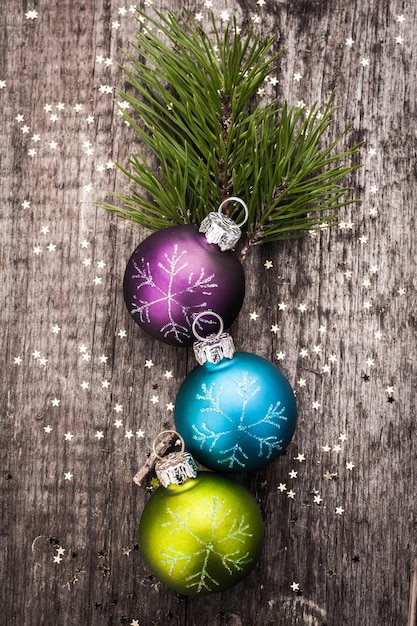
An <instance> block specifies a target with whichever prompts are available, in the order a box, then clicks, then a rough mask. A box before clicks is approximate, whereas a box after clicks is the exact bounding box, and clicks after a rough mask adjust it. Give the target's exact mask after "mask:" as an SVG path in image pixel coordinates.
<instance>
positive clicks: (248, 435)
mask: <svg viewBox="0 0 417 626" xmlns="http://www.w3.org/2000/svg"><path fill="white" fill-rule="evenodd" d="M210 315H213V313H210ZM216 317H217V316H216ZM196 321H197V318H196ZM222 330H223V329H222V328H221V329H220V331H219V333H218V334H217V335H210V336H209V337H206V338H202V337H200V338H199V340H198V341H196V342H195V344H194V353H195V355H196V358H197V361H198V362H199V365H198V366H197V367H196V368H195V369H194V370H193V371H192V372H191V373H190V374H189V375H188V376H187V377H186V379H185V380H184V382H183V383H182V385H181V387H180V389H179V391H178V394H177V397H176V402H175V414H174V415H175V426H176V429H177V431H178V432H179V433H180V435H181V436H182V437H183V439H184V441H185V443H186V446H187V449H188V450H189V451H190V453H191V454H192V455H193V456H194V457H195V459H196V460H197V461H199V462H200V463H201V464H202V465H204V466H206V467H208V468H210V469H213V470H216V471H223V472H249V471H253V470H257V469H259V468H261V467H263V466H264V465H266V464H268V463H270V462H271V461H273V460H274V459H276V458H277V457H278V456H280V455H281V454H283V453H284V452H285V450H286V448H287V446H288V445H289V443H290V441H291V439H292V437H293V435H294V431H295V427H296V423H297V407H296V402H295V397H294V393H293V390H292V387H291V385H290V383H289V382H288V380H287V378H286V377H285V376H284V374H283V373H282V372H281V371H280V370H279V369H278V368H277V367H275V365H273V364H272V363H270V362H269V361H267V360H266V359H263V358H262V357H260V356H257V355H256V354H251V353H248V352H236V351H235V348H234V345H233V340H232V338H231V336H230V335H229V334H228V333H224V332H222ZM193 332H194V334H195V335H196V336H197V337H198V335H197V334H196V331H195V326H194V327H193Z"/></svg>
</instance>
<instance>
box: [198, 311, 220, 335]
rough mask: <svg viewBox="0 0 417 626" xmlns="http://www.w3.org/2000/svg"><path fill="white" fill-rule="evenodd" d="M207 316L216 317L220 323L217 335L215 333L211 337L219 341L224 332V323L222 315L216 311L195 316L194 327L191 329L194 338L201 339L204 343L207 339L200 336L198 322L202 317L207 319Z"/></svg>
mask: <svg viewBox="0 0 417 626" xmlns="http://www.w3.org/2000/svg"><path fill="white" fill-rule="evenodd" d="M206 316H212V317H215V318H216V319H217V320H218V321H219V330H218V331H217V333H213V334H212V335H210V337H213V338H214V339H218V338H219V337H220V335H221V334H222V332H223V330H224V323H223V320H222V318H221V317H220V315H219V314H218V313H215V311H206V312H202V313H199V314H198V315H196V316H195V318H194V321H193V324H192V327H191V330H192V331H193V335H194V337H195V338H196V339H199V340H200V341H204V340H205V339H206V337H204V336H202V335H200V334H199V333H198V331H197V323H198V321H199V320H200V319H201V318H202V317H206Z"/></svg>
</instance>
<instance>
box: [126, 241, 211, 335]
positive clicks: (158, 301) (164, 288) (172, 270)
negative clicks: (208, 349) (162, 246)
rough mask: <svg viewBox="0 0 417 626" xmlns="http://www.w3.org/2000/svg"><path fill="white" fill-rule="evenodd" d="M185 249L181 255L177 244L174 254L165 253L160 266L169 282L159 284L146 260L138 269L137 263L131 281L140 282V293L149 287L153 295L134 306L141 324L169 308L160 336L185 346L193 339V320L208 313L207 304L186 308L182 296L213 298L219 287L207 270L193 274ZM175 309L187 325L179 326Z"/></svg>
mask: <svg viewBox="0 0 417 626" xmlns="http://www.w3.org/2000/svg"><path fill="white" fill-rule="evenodd" d="M186 254H187V251H186V250H181V251H180V252H179V249H178V245H177V244H174V246H173V250H172V254H171V256H169V255H168V254H166V253H165V255H164V257H165V264H164V263H162V262H159V263H158V267H159V268H160V269H161V270H163V272H165V273H166V275H167V281H166V283H165V284H162V285H161V284H160V281H158V282H157V281H156V280H155V279H154V275H153V272H152V268H151V267H150V264H149V262H148V261H146V260H145V259H144V258H143V257H142V259H141V265H140V266H139V265H138V264H137V263H136V262H134V264H133V265H134V268H135V270H136V272H137V274H134V275H132V278H133V279H135V280H138V281H139V282H138V284H137V286H136V289H137V291H138V292H140V290H141V289H142V288H147V292H148V293H149V288H150V293H151V298H149V297H147V298H146V299H141V298H140V297H138V299H137V302H135V303H132V306H133V309H132V310H131V314H132V315H134V314H139V318H140V321H141V322H142V323H148V324H149V323H151V321H152V312H153V310H156V309H159V310H160V309H161V307H166V317H167V319H168V321H167V323H166V324H164V325H163V326H162V327H161V328H160V332H161V334H162V335H163V336H164V337H165V338H167V337H169V336H170V335H173V336H174V337H175V339H176V341H178V342H179V343H182V342H183V341H184V339H188V338H189V337H190V326H191V324H192V321H193V316H194V315H195V314H196V313H198V312H200V311H205V310H208V308H209V307H208V304H207V302H206V301H205V300H204V301H200V302H196V303H194V304H192V305H185V304H184V302H183V300H182V296H184V295H185V294H196V295H198V294H199V295H200V296H201V297H204V296H211V295H212V292H213V289H217V287H218V284H217V283H216V282H214V280H213V279H214V274H210V275H209V276H205V269H204V268H201V269H200V273H199V275H198V276H196V275H195V273H194V272H193V271H190V270H189V269H188V268H189V264H188V262H187V260H186V258H185V257H186ZM186 272H188V276H187V280H186V286H185V287H184V273H186ZM178 277H180V281H179V282H180V285H181V286H180V287H179V288H178V287H177V286H176V282H177V280H178ZM174 308H175V309H176V311H178V309H179V310H180V311H181V313H182V315H183V318H184V321H185V322H186V324H180V323H179V322H178V320H177V319H176V315H175V314H174Z"/></svg>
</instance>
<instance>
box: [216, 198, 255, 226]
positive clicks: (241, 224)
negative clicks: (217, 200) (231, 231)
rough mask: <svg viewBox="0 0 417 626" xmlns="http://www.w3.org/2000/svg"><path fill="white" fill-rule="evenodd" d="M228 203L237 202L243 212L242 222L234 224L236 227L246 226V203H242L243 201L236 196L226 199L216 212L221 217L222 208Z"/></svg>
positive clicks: (247, 211) (247, 214)
mask: <svg viewBox="0 0 417 626" xmlns="http://www.w3.org/2000/svg"><path fill="white" fill-rule="evenodd" d="M228 202H237V203H238V204H240V205H241V206H242V207H243V210H244V211H245V217H244V218H243V220H242V221H241V222H240V223H239V224H236V226H238V228H242V226H244V225H245V224H246V222H247V221H248V217H249V209H248V207H247V204H246V202H243V200H242V199H241V198H238V197H237V196H231V197H230V198H226V199H225V200H223V202H222V203H221V204H220V205H219V208H218V211H217V212H218V213H220V215H223V207H224V206H225V205H226V204H227V203H228Z"/></svg>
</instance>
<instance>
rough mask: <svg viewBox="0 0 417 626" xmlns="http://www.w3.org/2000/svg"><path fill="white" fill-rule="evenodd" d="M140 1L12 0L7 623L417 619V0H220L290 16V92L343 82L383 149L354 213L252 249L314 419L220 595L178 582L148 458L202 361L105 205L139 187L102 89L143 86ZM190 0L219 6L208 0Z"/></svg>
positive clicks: (276, 26) (251, 303)
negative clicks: (129, 306)
mask: <svg viewBox="0 0 417 626" xmlns="http://www.w3.org/2000/svg"><path fill="white" fill-rule="evenodd" d="M165 4H167V3H165ZM168 4H169V6H170V8H172V9H177V8H179V7H180V3H179V2H178V1H177V0H175V1H174V2H169V3H168ZM123 6H124V5H123V4H121V3H119V2H116V1H115V0H98V1H95V2H93V1H92V0H60V2H59V3H46V2H44V1H39V2H35V3H34V4H33V5H32V4H28V3H26V2H24V3H19V2H17V1H16V0H13V1H12V2H8V3H4V2H3V3H1V7H0V15H1V20H0V22H1V24H2V28H1V29H0V49H1V50H2V54H1V55H0V81H2V80H4V81H5V83H6V84H5V86H4V87H2V88H1V89H0V101H1V110H2V115H1V117H0V133H1V143H0V146H1V147H0V159H1V172H2V182H1V185H0V192H1V202H0V207H1V208H0V220H1V221H0V237H1V253H0V254H1V256H0V259H1V260H0V263H1V278H2V280H1V282H0V294H1V301H2V307H1V313H0V315H1V325H0V328H1V331H0V332H1V345H2V352H3V355H4V357H3V367H2V368H1V372H0V377H1V412H0V419H1V435H2V446H1V468H2V479H1V486H2V506H1V513H0V515H1V523H0V533H1V535H0V536H1V543H0V546H1V550H2V553H3V558H2V561H1V566H0V573H1V579H0V589H1V592H0V594H1V599H2V613H3V617H2V622H3V623H4V624H7V626H11V625H15V624H16V625H19V626H21V625H23V624H24V625H25V626H26V625H28V626H29V625H30V626H31V625H32V624H33V625H35V624H36V625H38V624H42V625H45V626H46V625H49V624H60V626H80V625H83V626H84V625H86V626H87V625H88V626H104V625H109V626H110V625H111V626H113V625H116V624H134V625H135V624H136V622H137V623H138V624H140V626H150V625H152V624H158V625H162V626H165V625H167V624H169V625H171V624H172V625H173V626H185V625H186V626H194V625H195V626H197V625H199V626H217V625H226V624H227V625H229V626H241V625H242V626H251V625H253V626H258V625H260V624H262V625H268V624H271V625H276V626H281V625H282V626H284V625H286V626H287V625H289V624H291V626H298V625H300V626H301V625H302V626H304V625H312V626H324V625H325V624H326V625H327V626H336V625H337V626H339V625H346V626H375V625H378V626H380V625H381V626H391V625H392V626H398V625H400V624H406V623H407V619H408V617H409V607H410V606H411V605H412V603H411V602H410V597H409V596H410V589H412V588H413V585H412V569H413V566H414V563H415V558H416V530H417V528H416V496H415V494H416V488H417V485H416V479H415V475H416V455H417V450H416V447H417V446H416V434H415V406H416V400H417V399H416V365H415V363H416V326H417V319H416V296H415V288H416V278H415V260H416V243H415V242H416V224H415V196H416V145H417V139H416V119H417V111H416V102H417V93H416V92H417V83H416V80H415V78H416V74H417V51H416V47H415V32H416V31H417V8H416V4H415V3H412V2H399V1H396V0H379V1H378V2H377V1H376V0H364V1H363V2H356V1H353V2H349V3H348V2H343V1H342V0H333V1H331V2H330V1H324V0H321V1H318V0H317V1H313V0H310V1H301V0H267V1H266V3H265V4H264V5H263V4H262V3H260V4H259V3H256V2H248V1H247V0H239V1H236V2H234V3H233V2H228V1H226V0H224V1H223V0H214V2H213V10H214V12H215V15H216V18H217V20H218V22H220V21H221V12H222V11H226V10H227V11H228V12H229V14H230V15H231V16H233V15H236V17H237V20H238V22H240V23H241V24H243V25H244V24H245V23H247V22H249V21H250V20H251V19H252V18H253V17H256V18H258V17H259V24H258V25H257V28H259V30H260V31H261V32H263V33H270V32H273V33H275V34H276V35H277V46H279V47H284V48H285V49H286V53H285V54H284V55H283V56H282V57H281V59H280V64H279V67H278V68H277V73H276V76H277V78H278V79H279V82H278V85H277V87H276V89H277V92H278V94H279V95H280V96H282V97H283V98H287V99H288V101H289V102H290V103H292V104H296V103H297V102H300V101H303V102H305V104H306V106H307V107H308V106H311V105H312V104H313V103H314V102H315V101H316V100H317V101H318V102H319V103H322V104H323V103H324V102H325V101H326V100H327V98H328V96H329V94H330V92H331V90H332V89H335V90H336V103H337V105H338V110H337V112H336V113H335V128H334V129H333V128H332V129H330V133H336V132H337V130H339V131H340V130H341V129H342V128H343V127H344V126H345V125H346V124H347V123H348V122H352V129H351V132H350V134H349V136H348V138H349V142H351V143H354V142H355V141H357V140H359V139H362V140H363V141H364V147H363V150H362V152H361V161H362V162H363V163H364V167H363V168H362V169H360V170H359V171H357V172H356V173H355V175H353V176H352V179H351V181H350V182H351V185H352V188H353V189H352V197H355V198H358V199H359V200H360V203H359V204H357V205H353V206H351V207H350V208H348V209H345V210H344V211H342V213H341V216H340V217H341V220H342V222H344V225H343V224H342V227H341V228H334V229H332V230H330V231H324V232H322V233H321V234H320V236H319V237H316V238H308V239H305V240H302V241H297V242H286V243H282V244H276V245H267V246H264V247H258V248H255V249H253V250H252V251H251V253H250V255H249V256H248V258H247V260H246V261H245V273H246V277H247V293H246V298H245V302H244V306H243V309H242V311H241V313H240V316H239V318H238V320H237V321H236V322H235V324H234V326H233V328H232V334H233V337H234V340H235V343H236V345H237V346H238V347H239V349H242V350H245V351H248V352H255V353H257V354H259V355H261V356H263V357H264V358H267V359H269V360H271V361H272V362H274V363H275V364H277V365H278V366H279V367H280V368H281V369H282V370H283V371H284V373H285V374H286V375H287V376H288V378H289V380H290V381H291V383H292V385H293V386H294V388H295V389H296V391H297V400H298V406H299V425H298V428H297V432H296V436H295V437H294V440H293V442H292V443H291V445H290V447H289V449H288V452H287V454H286V455H285V456H284V457H282V458H281V459H279V460H278V461H276V462H274V463H273V464H272V465H270V466H268V467H267V468H266V469H264V470H263V471H261V472H258V473H256V474H254V475H249V476H240V477H238V480H239V482H241V483H243V484H245V485H246V486H247V487H248V488H249V489H250V491H251V492H252V494H253V495H254V496H255V497H256V499H257V501H258V503H259V506H260V507H261V510H262V513H263V515H264V518H265V525H266V544H265V550H264V553H263V556H262V559H261V560H260V562H259V565H258V566H257V567H256V569H255V570H254V572H253V573H252V574H251V575H250V576H249V577H248V578H247V579H246V580H245V581H244V582H242V583H241V584H240V585H239V586H237V587H235V588H233V589H231V590H229V591H227V592H225V593H222V594H219V595H214V596H211V597H204V598H200V599H187V598H184V597H178V596H176V595H175V594H174V593H173V592H171V591H169V590H168V589H166V588H165V587H164V586H163V585H161V584H159V583H158V582H157V581H156V580H155V579H154V578H153V577H152V576H150V573H149V571H148V570H147V569H146V567H145V565H144V562H143V560H142V557H141V554H140V551H139V550H138V546H137V524H138V521H139V518H140V514H141V511H142V509H143V507H144V505H145V503H146V500H147V498H148V495H147V493H146V491H145V490H143V489H140V488H139V487H137V486H136V485H135V484H134V483H133V482H132V478H133V475H134V474H135V473H136V471H137V469H138V466H139V465H140V464H141V463H142V462H143V460H144V459H145V457H146V453H147V451H148V449H149V447H150V445H151V442H152V440H153V438H154V436H155V435H156V434H157V433H158V432H159V431H160V430H162V429H163V428H164V427H165V426H166V424H168V423H169V421H170V420H171V419H172V411H170V410H169V409H167V408H166V406H167V404H168V405H169V403H171V402H173V401H174V399H175V393H176V389H178V386H179V385H180V383H181V382H182V380H183V379H184V376H185V375H186V374H187V372H188V371H190V369H191V368H192V367H194V365H195V361H194V358H193V356H192V354H191V352H186V351H182V350H178V349H175V348H172V347H170V346H165V345H161V344H157V343H156V342H155V341H153V340H152V339H151V338H150V337H147V336H145V335H144V334H143V333H142V332H141V331H139V329H138V328H137V327H135V325H134V323H133V321H132V320H131V319H130V317H129V315H128V312H127V310H126V309H125V305H124V302H123V298H122V293H121V282H122V276H123V272H124V267H125V264H126V261H127V258H128V257H129V255H130V253H131V252H132V251H133V249H134V247H135V246H136V245H137V243H138V242H139V241H140V240H141V239H142V238H143V237H144V236H145V234H146V233H144V232H143V231H142V230H141V229H140V228H138V227H137V226H133V225H131V224H129V223H127V222H123V221H120V220H117V219H116V218H114V217H113V216H111V215H109V214H107V213H105V212H103V211H102V210H101V209H98V208H96V206H95V204H94V202H95V201H96V200H103V199H104V198H105V197H106V193H107V192H108V191H112V190H114V189H119V190H122V189H123V187H124V185H125V184H126V181H125V180H124V178H123V176H122V174H121V173H119V172H117V171H116V169H114V168H112V167H110V164H111V163H112V162H114V161H118V162H121V163H123V162H124V160H125V158H126V156H127V154H128V153H129V151H130V149H131V146H132V142H133V135H132V132H131V131H130V130H129V129H128V128H127V127H126V126H125V125H124V124H123V122H122V121H121V119H120V117H118V116H117V113H116V108H115V102H116V101H117V100H118V96H117V95H115V94H114V92H113V90H110V93H105V89H104V88H103V86H106V85H107V86H113V85H117V86H119V87H123V76H122V73H121V71H120V69H119V68H118V63H119V62H120V61H121V54H120V49H121V48H127V46H128V43H129V41H130V40H131V39H132V37H133V35H134V32H135V28H136V25H135V23H134V20H133V18H132V14H131V13H130V12H129V5H126V9H127V13H126V14H123V12H120V11H119V9H120V8H121V7H123ZM154 6H156V7H159V6H161V3H159V2H156V1H155V2H154ZM186 6H187V7H188V8H189V9H190V10H191V12H192V13H195V12H197V11H201V12H202V13H203V15H204V16H205V19H206V18H207V13H208V10H207V8H206V7H205V6H204V3H203V2H201V3H200V2H194V1H192V0H189V1H188V2H187V3H186ZM33 10H36V11H37V13H38V16H37V17H36V18H34V19H31V18H30V17H29V18H28V17H27V16H26V15H27V13H28V12H30V11H33ZM146 10H149V11H151V9H150V8H147V9H146ZM402 15H403V16H404V20H401V18H398V16H402ZM114 22H118V23H119V27H118V28H116V27H115V26H114V24H113V23H114ZM350 38H351V39H352V40H353V42H352V45H347V44H346V40H347V39H350ZM398 38H399V39H398ZM100 55H101V56H102V57H103V59H104V60H105V59H112V65H106V63H105V62H104V60H103V61H100V60H98V58H99V57H100ZM364 59H365V60H367V62H366V61H364ZM60 103H62V104H63V105H64V107H62V106H61V105H60ZM77 104H81V105H82V110H77V109H76V108H75V107H76V105H77ZM46 105H50V107H48V106H46ZM45 107H46V108H45ZM18 116H23V118H22V119H21V118H20V117H18ZM51 116H56V119H54V117H52V118H51ZM26 126H27V127H28V130H27V131H25V130H23V129H24V128H25V127H26ZM37 135H39V139H37V138H36V136H37ZM54 142H55V144H56V145H54ZM33 149H34V150H36V154H33V153H32V156H31V153H30V152H29V151H30V150H33ZM372 149H375V153H374V154H373V151H372ZM92 151H93V152H92ZM90 185H91V187H89V186H90ZM87 243H88V245H87ZM266 260H269V261H271V262H272V267H271V269H266V267H265V266H264V263H265V261H266ZM103 263H105V265H103ZM300 305H305V310H303V309H304V306H301V310H300ZM253 313H257V314H258V317H256V315H251V314H253ZM253 318H255V319H253ZM273 325H277V326H278V327H279V331H277V332H272V331H271V327H272V326H273ZM58 328H59V330H57V329H58ZM54 329H55V330H54ZM123 329H124V330H126V337H123V333H122V336H120V330H123ZM303 350H305V352H303ZM303 355H304V356H303ZM101 356H104V357H106V359H101V360H100V357H101ZM45 360H46V361H45ZM151 361H152V363H153V366H149V365H150V362H151ZM146 362H148V366H146ZM167 371H168V372H171V373H172V376H171V377H167V376H166V375H165V373H166V372H167ZM103 381H108V383H109V384H108V385H107V383H104V384H103ZM155 398H157V399H158V400H157V401H156V400H155ZM314 403H316V404H314ZM120 407H121V408H120ZM116 420H120V422H121V425H120V426H117V425H115V422H116ZM116 424H117V422H116ZM48 427H50V429H49V428H48ZM45 429H46V430H45ZM49 430H50V432H48V431H49ZM141 431H143V434H144V436H143V437H142V436H141ZM130 432H131V433H132V435H133V436H132V437H130V436H129V433H130ZM137 433H139V436H138V435H137ZM69 434H70V435H72V437H69ZM126 435H127V436H126ZM341 435H342V437H341ZM345 435H346V438H345ZM327 446H328V447H329V448H330V450H329V451H326V450H327V449H328V448H327ZM335 447H336V448H335ZM300 454H301V455H304V457H305V460H297V457H299V455H300ZM299 458H302V457H299ZM347 463H351V464H352V466H348V467H347V466H346V464H347ZM349 467H351V469H349ZM292 470H294V471H296V472H297V477H296V478H291V477H290V475H289V473H290V472H291V471H292ZM69 475H71V477H70V476H69ZM280 485H285V489H284V487H282V488H281V490H280V488H279V487H280ZM291 490H292V491H291ZM292 492H294V497H293V498H292V497H289V496H290V495H291V493H292ZM318 496H320V498H322V501H320V503H318V500H320V498H318ZM339 507H341V508H339ZM337 509H338V510H339V513H340V512H341V514H338V513H337V512H336V511H337ZM62 550H64V551H65V552H62ZM54 557H55V560H54ZM59 557H60V558H59ZM293 583H297V584H298V591H297V587H294V589H295V591H294V590H293V589H292V587H291V585H292V584H293ZM409 626H411V624H410V625H409Z"/></svg>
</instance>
